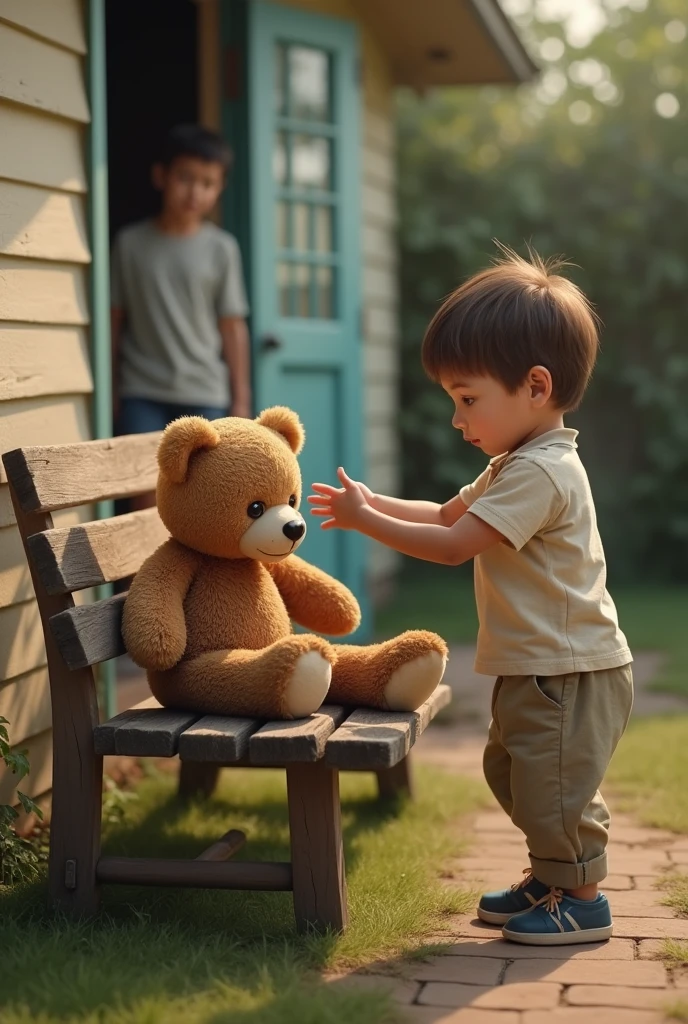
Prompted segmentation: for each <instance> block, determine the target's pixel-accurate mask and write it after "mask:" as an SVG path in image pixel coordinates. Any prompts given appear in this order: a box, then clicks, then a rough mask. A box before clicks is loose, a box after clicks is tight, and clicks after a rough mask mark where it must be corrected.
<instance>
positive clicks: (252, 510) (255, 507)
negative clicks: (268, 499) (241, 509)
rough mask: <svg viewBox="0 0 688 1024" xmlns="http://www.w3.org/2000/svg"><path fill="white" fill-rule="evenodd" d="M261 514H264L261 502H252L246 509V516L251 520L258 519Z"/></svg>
mask: <svg viewBox="0 0 688 1024" xmlns="http://www.w3.org/2000/svg"><path fill="white" fill-rule="evenodd" d="M263 512H265V505H264V504H263V502H262V501H252V502H251V504H250V505H249V507H248V508H247V509H246V514H247V515H248V516H250V517H251V519H260V517H261V516H262V514H263Z"/></svg>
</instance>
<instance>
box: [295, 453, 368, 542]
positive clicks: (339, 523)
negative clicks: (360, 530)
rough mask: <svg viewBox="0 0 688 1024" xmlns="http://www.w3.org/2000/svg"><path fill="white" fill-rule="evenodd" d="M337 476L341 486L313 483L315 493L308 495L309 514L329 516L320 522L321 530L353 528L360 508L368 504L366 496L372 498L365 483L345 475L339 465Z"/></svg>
mask: <svg viewBox="0 0 688 1024" xmlns="http://www.w3.org/2000/svg"><path fill="white" fill-rule="evenodd" d="M337 476H338V477H339V479H340V481H341V483H342V487H332V485H331V484H313V490H314V491H315V492H316V493H315V494H311V495H309V498H308V501H309V503H310V504H311V505H313V506H314V507H313V508H312V509H311V515H313V516H323V517H324V516H329V517H330V518H329V519H326V520H325V522H323V523H321V524H320V528H321V529H322V530H331V529H332V528H333V527H337V528H338V529H340V530H355V529H356V526H357V523H358V517H359V513H360V510H361V509H362V508H364V507H365V506H366V505H367V504H368V496H370V497H371V498H372V496H373V494H372V491H371V490H370V489H369V488H368V487H366V486H365V484H361V483H358V481H356V480H352V479H351V478H350V477H349V476H347V474H346V472H345V471H344V469H342V467H341V466H340V467H339V469H338V470H337Z"/></svg>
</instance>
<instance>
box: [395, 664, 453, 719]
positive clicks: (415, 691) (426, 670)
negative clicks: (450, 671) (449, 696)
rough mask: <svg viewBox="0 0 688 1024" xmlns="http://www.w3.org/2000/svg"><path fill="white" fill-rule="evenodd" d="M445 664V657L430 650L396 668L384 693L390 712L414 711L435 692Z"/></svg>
mask: <svg viewBox="0 0 688 1024" xmlns="http://www.w3.org/2000/svg"><path fill="white" fill-rule="evenodd" d="M446 664H447V656H446V654H443V653H440V652H439V651H428V652H427V654H420V655H418V657H417V658H413V659H412V660H411V661H407V662H406V664H404V665H401V666H400V667H399V668H397V669H395V671H394V672H393V673H392V675H391V676H390V679H389V682H388V683H387V685H386V687H385V690H384V695H383V699H384V702H385V704H386V705H387V708H388V709H389V710H390V711H415V710H416V708H419V707H420V706H421V704H423V703H424V702H425V701H426V700H427V699H428V697H429V696H430V694H431V693H433V691H434V690H435V688H436V686H437V685H438V683H439V682H440V680H441V679H442V676H443V675H444V669H445V666H446Z"/></svg>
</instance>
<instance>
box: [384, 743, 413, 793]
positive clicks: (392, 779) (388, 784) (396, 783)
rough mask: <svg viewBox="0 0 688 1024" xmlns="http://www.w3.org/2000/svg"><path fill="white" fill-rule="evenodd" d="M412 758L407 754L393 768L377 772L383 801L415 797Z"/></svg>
mask: <svg viewBox="0 0 688 1024" xmlns="http://www.w3.org/2000/svg"><path fill="white" fill-rule="evenodd" d="M410 756H411V755H410V754H407V755H406V757H405V758H404V759H403V760H402V761H399V763H398V764H395V765H394V767H393V768H383V769H381V770H380V771H378V772H376V775H377V785H378V789H379V791H380V796H381V797H382V799H383V800H391V799H392V798H393V797H396V796H406V797H412V796H413V779H412V776H411V761H410Z"/></svg>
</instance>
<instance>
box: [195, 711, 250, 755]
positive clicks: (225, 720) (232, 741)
mask: <svg viewBox="0 0 688 1024" xmlns="http://www.w3.org/2000/svg"><path fill="white" fill-rule="evenodd" d="M262 724H263V722H262V720H261V719H259V718H230V717H228V716H227V717H226V716H224V715H204V716H203V717H202V718H199V719H198V721H197V722H194V724H193V725H191V726H190V727H189V728H188V729H187V730H186V731H185V732H183V733H182V734H181V736H180V737H179V756H180V758H181V759H182V761H211V762H214V763H216V764H233V763H234V762H235V761H240V760H242V759H243V758H245V757H247V756H248V745H249V740H250V738H251V735H252V734H253V733H254V732H255V731H256V729H259V728H260V727H261V725H262Z"/></svg>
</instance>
